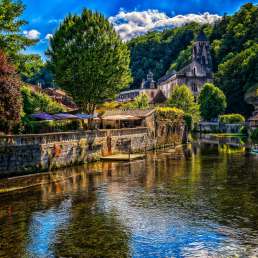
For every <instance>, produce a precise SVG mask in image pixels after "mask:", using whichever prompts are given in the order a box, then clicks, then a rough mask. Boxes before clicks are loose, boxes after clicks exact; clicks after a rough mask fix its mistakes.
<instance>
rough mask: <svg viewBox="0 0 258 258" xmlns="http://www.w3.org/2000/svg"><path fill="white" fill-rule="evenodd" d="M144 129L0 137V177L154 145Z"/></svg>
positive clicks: (151, 135)
mask: <svg viewBox="0 0 258 258" xmlns="http://www.w3.org/2000/svg"><path fill="white" fill-rule="evenodd" d="M155 142H156V141H155V139H154V137H153V134H152V133H151V131H150V130H149V129H147V128H135V129H125V130H102V131H98V132H83V133H81V132H72V133H60V134H46V135H38V137H37V135H30V136H29V135H27V136H7V137H1V138H0V177H1V176H6V175H10V174H12V175H16V174H17V175H18V174H26V173H31V172H41V171H48V170H51V169H56V168H61V167H66V166H71V165H77V164H83V163H86V162H89V161H95V160H99V159H100V158H101V156H104V155H111V154H115V153H123V152H126V153H128V152H129V151H130V152H142V151H145V150H148V149H152V148H154V146H155Z"/></svg>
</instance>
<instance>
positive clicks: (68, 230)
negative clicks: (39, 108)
mask: <svg viewBox="0 0 258 258" xmlns="http://www.w3.org/2000/svg"><path fill="white" fill-rule="evenodd" d="M221 146H222V145H221V144H219V145H217V144H214V143H203V142H199V141H197V142H195V143H194V144H193V145H192V146H188V147H187V148H184V149H177V150H176V151H173V150H164V151H162V152H157V153H151V154H149V155H148V156H147V158H146V160H142V161H135V162H131V163H95V164H91V165H88V166H83V167H77V168H70V169H65V170H63V171H57V172H55V173H51V174H45V175H38V176H34V177H29V178H28V177H24V178H20V179H15V181H12V182H11V183H12V184H15V185H16V186H19V185H22V184H25V183H27V182H28V180H29V182H30V183H31V184H33V183H35V182H37V184H38V186H36V187H35V188H33V189H30V190H27V191H21V192H18V193H15V194H12V195H10V194H9V195H8V196H7V195H5V196H1V197H0V205H1V210H0V257H131V256H133V257H143V256H144V257H193V256H194V257H207V256H211V257H212V256H213V257H214V256H216V257H217V256H223V257H225V256H226V257H228V256H256V255H258V202H257V199H258V189H257V184H258V170H257V167H258V159H257V158H256V157H255V156H246V155H245V154H244V153H242V152H241V151H231V150H230V151H224V150H223V151H221V148H222V149H224V148H225V147H221ZM231 147H232V146H231ZM231 147H230V148H231ZM233 148H237V147H236V146H233ZM33 178H34V179H33ZM1 183H2V184H6V181H5V182H3V181H1V182H0V184H1ZM8 184H10V182H8Z"/></svg>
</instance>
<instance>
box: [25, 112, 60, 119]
mask: <svg viewBox="0 0 258 258" xmlns="http://www.w3.org/2000/svg"><path fill="white" fill-rule="evenodd" d="M30 117H31V118H33V119H39V120H55V118H54V117H53V116H52V115H49V114H47V113H37V114H32V115H30Z"/></svg>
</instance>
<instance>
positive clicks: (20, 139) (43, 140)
mask: <svg viewBox="0 0 258 258" xmlns="http://www.w3.org/2000/svg"><path fill="white" fill-rule="evenodd" d="M144 133H148V128H146V127H139V128H128V129H127V128H126V129H112V130H94V131H74V132H62V133H46V134H25V135H4V136H0V146H6V145H33V144H47V143H53V142H64V141H79V140H81V139H86V138H89V137H107V136H124V135H133V134H144Z"/></svg>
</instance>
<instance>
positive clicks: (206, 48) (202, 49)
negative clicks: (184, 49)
mask: <svg viewBox="0 0 258 258" xmlns="http://www.w3.org/2000/svg"><path fill="white" fill-rule="evenodd" d="M212 77H213V76H212V59H211V53H210V44H209V42H208V39H207V37H206V36H205V34H204V32H201V33H200V34H199V35H198V37H197V40H196V42H195V43H194V47H193V52H192V61H191V63H190V64H188V65H187V66H185V67H184V68H183V69H181V70H180V71H178V72H175V71H174V72H171V73H169V74H167V75H165V76H163V77H162V78H160V80H159V81H158V88H159V89H160V90H161V91H162V92H163V94H164V95H165V96H166V97H167V98H169V96H170V94H171V91H172V90H173V87H175V86H176V85H182V84H186V85H187V86H188V87H189V89H190V90H191V91H192V92H193V94H194V95H195V96H196V97H197V96H198V95H199V93H200V91H201V89H202V87H203V85H204V84H205V83H207V82H212V81H213V78H212Z"/></svg>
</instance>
